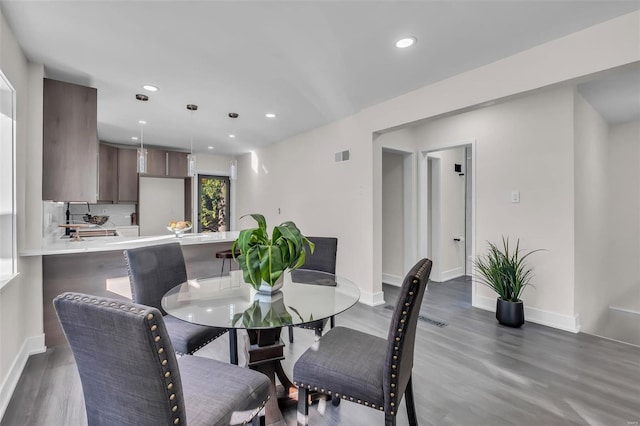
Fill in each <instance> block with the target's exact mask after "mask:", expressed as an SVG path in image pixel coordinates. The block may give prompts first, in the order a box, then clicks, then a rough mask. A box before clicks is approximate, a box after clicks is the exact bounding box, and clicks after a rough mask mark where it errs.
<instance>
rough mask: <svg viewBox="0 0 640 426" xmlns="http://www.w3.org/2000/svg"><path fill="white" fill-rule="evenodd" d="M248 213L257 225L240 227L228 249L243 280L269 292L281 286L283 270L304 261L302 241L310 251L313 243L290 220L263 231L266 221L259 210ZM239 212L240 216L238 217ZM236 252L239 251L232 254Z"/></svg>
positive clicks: (295, 266)
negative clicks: (254, 212) (270, 231)
mask: <svg viewBox="0 0 640 426" xmlns="http://www.w3.org/2000/svg"><path fill="white" fill-rule="evenodd" d="M245 216H251V217H252V218H253V219H254V220H255V221H256V222H257V223H258V227H257V228H250V229H244V230H242V231H240V235H239V236H238V239H237V240H235V241H234V242H233V245H232V246H231V251H232V253H233V258H234V259H235V260H236V262H238V265H239V266H240V269H241V270H242V275H243V278H244V281H245V282H246V283H248V284H250V285H251V286H253V288H255V289H256V290H258V292H261V293H273V292H276V291H278V290H279V289H280V287H282V284H283V279H284V277H283V273H284V271H286V270H287V269H291V270H293V269H297V268H299V267H301V266H302V265H303V264H304V261H305V255H306V250H305V245H308V246H309V249H310V250H311V252H312V253H313V250H314V248H315V246H314V244H313V243H312V242H311V241H309V240H308V239H307V238H306V237H305V236H304V235H302V233H301V232H300V230H299V229H298V227H297V226H296V224H295V223H293V222H284V223H282V224H280V225H279V226H276V227H274V228H273V231H272V233H271V236H269V233H268V232H267V221H266V220H265V218H264V216H263V215H261V214H251V215H245ZM245 216H242V217H241V218H240V219H242V218H243V217H245ZM236 253H240V254H239V255H238V256H237V257H236Z"/></svg>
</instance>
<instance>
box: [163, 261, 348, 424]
mask: <svg viewBox="0 0 640 426" xmlns="http://www.w3.org/2000/svg"><path fill="white" fill-rule="evenodd" d="M359 298H360V291H359V289H358V287H357V286H356V285H355V284H354V283H353V282H351V281H350V280H348V279H346V278H344V277H341V276H339V275H334V274H329V273H325V272H318V271H311V270H304V269H298V270H295V271H287V272H285V273H284V285H283V286H282V288H281V289H280V290H279V291H277V292H275V293H273V294H264V293H260V292H258V291H256V290H255V289H254V288H253V287H252V286H251V285H249V284H247V283H245V282H244V280H243V278H242V271H231V272H230V274H229V275H227V276H221V277H214V278H199V279H195V280H188V281H186V282H184V283H182V284H180V285H178V286H176V287H174V288H172V289H171V290H169V291H168V292H167V293H166V294H165V295H164V297H163V298H162V308H163V309H164V310H165V311H166V312H167V313H168V314H169V315H172V316H174V317H176V318H179V319H181V320H184V321H189V322H192V323H195V324H201V325H207V326H213V327H221V328H227V329H229V333H230V337H231V338H232V339H233V340H236V336H237V330H238V329H244V330H246V337H245V345H244V346H245V357H246V360H247V365H248V366H249V368H252V369H254V370H257V371H261V372H262V373H264V374H266V375H267V376H268V377H269V378H270V379H271V383H272V394H271V398H270V400H269V402H268V403H267V406H266V416H267V424H282V423H283V419H282V413H281V411H280V409H279V407H278V399H280V400H283V399H287V398H288V397H289V396H290V395H291V394H293V393H297V389H296V388H295V386H294V385H293V383H291V380H290V379H289V378H288V377H287V375H286V374H285V372H284V370H283V368H282V364H281V361H282V360H283V359H284V351H283V348H284V343H283V341H282V340H281V339H280V334H281V331H282V327H287V326H290V325H302V324H306V323H311V322H314V321H319V320H324V319H327V318H329V317H331V316H333V315H338V314H340V313H341V312H344V311H345V310H347V309H349V308H351V307H352V306H353V305H355V304H356V303H357V302H358V299H359ZM232 346H233V345H232ZM231 350H232V353H231V358H232V360H234V359H235V360H236V363H237V353H235V354H234V353H233V350H234V348H233V347H232V348H231ZM276 377H277V378H278V380H279V381H280V384H281V385H282V388H283V390H284V392H280V393H281V395H280V398H278V392H277V386H276V385H277V384H276Z"/></svg>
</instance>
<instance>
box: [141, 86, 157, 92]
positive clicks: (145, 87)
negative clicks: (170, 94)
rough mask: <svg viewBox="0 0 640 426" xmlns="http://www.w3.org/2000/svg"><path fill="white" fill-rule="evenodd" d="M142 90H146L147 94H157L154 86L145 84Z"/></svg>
mask: <svg viewBox="0 0 640 426" xmlns="http://www.w3.org/2000/svg"><path fill="white" fill-rule="evenodd" d="M142 88H143V89H144V90H148V91H149V92H157V91H158V88H157V87H156V86H153V85H151V84H145V85H144V86H142Z"/></svg>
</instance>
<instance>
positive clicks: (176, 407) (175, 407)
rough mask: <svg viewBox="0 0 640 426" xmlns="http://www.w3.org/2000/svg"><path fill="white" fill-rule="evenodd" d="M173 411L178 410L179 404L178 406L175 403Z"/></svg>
mask: <svg viewBox="0 0 640 426" xmlns="http://www.w3.org/2000/svg"><path fill="white" fill-rule="evenodd" d="M171 411H173V412H174V413H175V412H176V411H178V406H177V405H174V406H173V407H172V408H171Z"/></svg>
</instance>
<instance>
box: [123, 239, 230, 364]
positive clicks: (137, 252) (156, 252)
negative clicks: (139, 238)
mask: <svg viewBox="0 0 640 426" xmlns="http://www.w3.org/2000/svg"><path fill="white" fill-rule="evenodd" d="M124 259H125V262H126V264H127V269H128V270H129V282H130V284H131V295H132V299H133V301H134V302H135V303H140V304H142V305H147V306H152V307H154V308H156V309H158V310H159V311H160V312H162V315H165V319H164V322H165V324H166V327H167V330H168V332H169V335H170V336H171V341H172V342H173V348H174V349H175V350H176V352H177V353H178V354H180V355H182V354H190V355H191V354H193V353H194V352H195V351H197V350H198V349H200V348H202V347H203V346H205V345H206V344H208V343H209V342H211V341H213V340H214V339H216V338H217V337H219V336H221V335H223V334H224V333H225V332H227V329H226V328H218V327H207V326H203V325H199V324H192V323H190V322H186V321H182V320H180V319H178V318H175V317H172V316H170V315H167V313H166V312H165V311H164V309H162V304H161V301H162V296H163V295H164V294H165V293H166V292H167V291H169V290H170V289H172V288H173V287H175V286H177V285H179V284H182V283H183V282H185V281H187V268H186V266H185V262H184V256H183V254H182V247H181V246H180V243H177V242H176V243H169V244H161V245H156V246H147V247H139V248H133V249H128V250H124ZM229 353H230V360H231V363H232V364H238V350H237V338H236V334H235V333H230V334H229Z"/></svg>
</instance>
